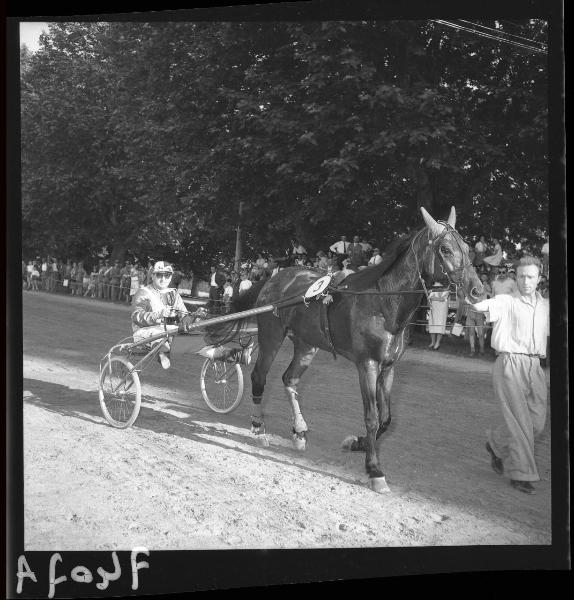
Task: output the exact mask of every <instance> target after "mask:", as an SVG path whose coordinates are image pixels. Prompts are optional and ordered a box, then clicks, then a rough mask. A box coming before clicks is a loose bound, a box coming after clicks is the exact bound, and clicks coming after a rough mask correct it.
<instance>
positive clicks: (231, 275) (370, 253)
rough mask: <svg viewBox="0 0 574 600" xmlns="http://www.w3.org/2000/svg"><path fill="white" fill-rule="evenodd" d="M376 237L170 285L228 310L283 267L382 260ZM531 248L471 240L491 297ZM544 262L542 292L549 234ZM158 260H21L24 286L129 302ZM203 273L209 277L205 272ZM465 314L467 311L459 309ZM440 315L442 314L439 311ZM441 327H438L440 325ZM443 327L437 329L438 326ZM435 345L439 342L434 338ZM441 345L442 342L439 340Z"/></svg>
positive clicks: (511, 284) (183, 277) (262, 258)
mask: <svg viewBox="0 0 574 600" xmlns="http://www.w3.org/2000/svg"><path fill="white" fill-rule="evenodd" d="M374 246H375V244H374V243H373V241H372V240H370V241H368V240H367V239H366V238H365V237H361V236H358V235H355V236H353V237H352V241H348V239H347V236H345V235H341V236H340V238H339V239H338V240H335V241H334V242H333V243H332V244H331V245H330V246H329V247H328V248H325V249H319V250H317V251H316V252H314V253H309V252H308V251H307V249H306V248H305V246H304V245H303V244H302V243H301V241H300V240H297V239H292V240H291V241H290V245H289V247H288V248H287V249H286V250H285V252H283V253H280V254H275V255H271V254H267V253H264V252H261V253H259V254H258V255H257V257H256V258H248V259H245V260H243V262H242V263H241V265H240V268H239V272H237V271H236V270H235V268H234V263H233V259H231V258H229V259H228V260H223V261H222V262H219V263H217V264H216V265H214V266H212V267H211V273H210V274H209V275H208V277H207V282H206V283H205V284H204V285H205V289H202V287H201V286H202V283H201V280H200V279H199V278H197V277H194V274H193V272H191V270H179V269H177V268H174V275H173V279H172V282H171V285H172V287H175V288H177V289H179V291H180V294H182V295H183V296H193V295H201V292H204V295H205V296H209V299H208V305H209V309H210V311H211V312H227V311H228V310H229V307H230V303H231V300H232V299H233V297H234V296H235V295H238V294H239V293H241V292H243V291H245V290H247V289H249V288H250V287H251V286H252V285H253V283H254V282H256V281H261V280H265V279H268V278H270V277H272V276H273V275H275V274H276V273H277V272H278V271H279V270H280V269H282V268H284V267H287V266H293V265H300V266H303V267H307V268H313V269H317V270H318V271H320V272H324V273H325V274H331V275H332V276H333V277H334V280H335V282H338V281H340V280H341V279H343V278H344V277H345V276H347V275H348V274H350V273H353V272H355V271H359V270H361V269H366V268H369V267H371V266H374V265H377V264H379V263H380V262H381V261H382V257H381V251H380V249H379V248H377V247H374ZM531 254H533V250H532V248H531V247H530V246H528V245H523V246H522V247H521V248H520V250H518V251H515V250H513V251H512V252H505V251H503V249H502V246H501V243H500V241H499V240H497V239H494V238H493V239H492V240H490V241H489V242H487V241H486V240H485V237H484V236H480V238H479V239H478V240H477V241H476V242H475V243H473V244H470V258H471V261H472V263H473V265H474V266H475V268H476V270H477V273H478V274H479V276H480V278H481V280H482V281H483V283H484V284H485V288H486V290H487V295H488V297H491V296H495V295H497V294H501V293H512V292H513V290H514V289H515V288H516V283H515V279H516V264H517V262H518V260H519V259H520V258H521V257H522V256H526V255H531ZM538 256H539V258H540V259H541V262H542V265H543V274H542V278H541V282H540V293H541V294H542V295H543V296H544V297H546V298H547V297H548V294H549V285H548V284H549V281H548V276H549V252H548V239H546V240H545V242H544V244H543V245H542V247H541V249H540V252H539V254H538ZM153 264H154V260H153V259H151V258H150V259H149V260H148V261H147V265H146V264H144V263H143V262H141V261H138V260H135V259H134V260H125V261H123V262H122V263H120V261H118V260H113V261H112V260H111V259H108V258H98V259H96V260H94V261H92V263H91V264H90V265H87V264H85V263H84V262H82V261H78V262H76V261H73V260H71V259H69V260H66V261H63V260H59V259H57V258H54V257H50V256H46V257H44V258H42V257H40V256H36V258H35V259H34V260H28V261H24V260H23V261H22V285H23V287H24V289H28V290H34V291H40V290H42V291H46V292H52V293H59V294H67V295H70V296H82V297H88V298H96V299H100V300H107V301H110V302H123V303H127V304H129V303H131V300H132V297H133V295H134V294H135V292H136V290H137V289H138V288H139V287H141V286H144V285H148V284H149V283H151V279H152V268H153ZM203 279H205V278H203ZM457 316H458V317H459V318H461V319H462V318H464V317H465V315H457ZM441 319H442V316H441ZM442 330H443V329H442V327H441V328H440V331H442ZM438 331H439V330H437V332H438ZM433 346H437V344H436V339H435V342H434V343H433ZM437 347H438V346H437Z"/></svg>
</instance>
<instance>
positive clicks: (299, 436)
mask: <svg viewBox="0 0 574 600" xmlns="http://www.w3.org/2000/svg"><path fill="white" fill-rule="evenodd" d="M306 447H307V437H306V435H305V432H304V431H303V432H302V433H294V434H293V448H295V450H299V451H300V452H303V450H305V448H306Z"/></svg>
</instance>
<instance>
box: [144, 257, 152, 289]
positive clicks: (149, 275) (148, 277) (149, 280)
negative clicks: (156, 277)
mask: <svg viewBox="0 0 574 600" xmlns="http://www.w3.org/2000/svg"><path fill="white" fill-rule="evenodd" d="M153 265H154V261H153V258H149V259H148V261H147V272H146V276H145V281H144V285H151V284H152V281H153Z"/></svg>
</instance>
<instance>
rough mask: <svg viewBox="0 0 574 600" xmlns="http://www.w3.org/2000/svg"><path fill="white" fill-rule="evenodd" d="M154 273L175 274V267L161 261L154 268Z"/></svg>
mask: <svg viewBox="0 0 574 600" xmlns="http://www.w3.org/2000/svg"><path fill="white" fill-rule="evenodd" d="M153 272H154V273H173V267H172V266H171V265H170V264H168V263H166V262H164V261H163V260H159V261H158V262H156V263H155V265H154V266H153Z"/></svg>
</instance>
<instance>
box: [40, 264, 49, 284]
mask: <svg viewBox="0 0 574 600" xmlns="http://www.w3.org/2000/svg"><path fill="white" fill-rule="evenodd" d="M40 285H41V286H42V287H43V288H44V289H45V290H46V291H48V257H46V258H44V259H43V260H42V271H41V272H40Z"/></svg>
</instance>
